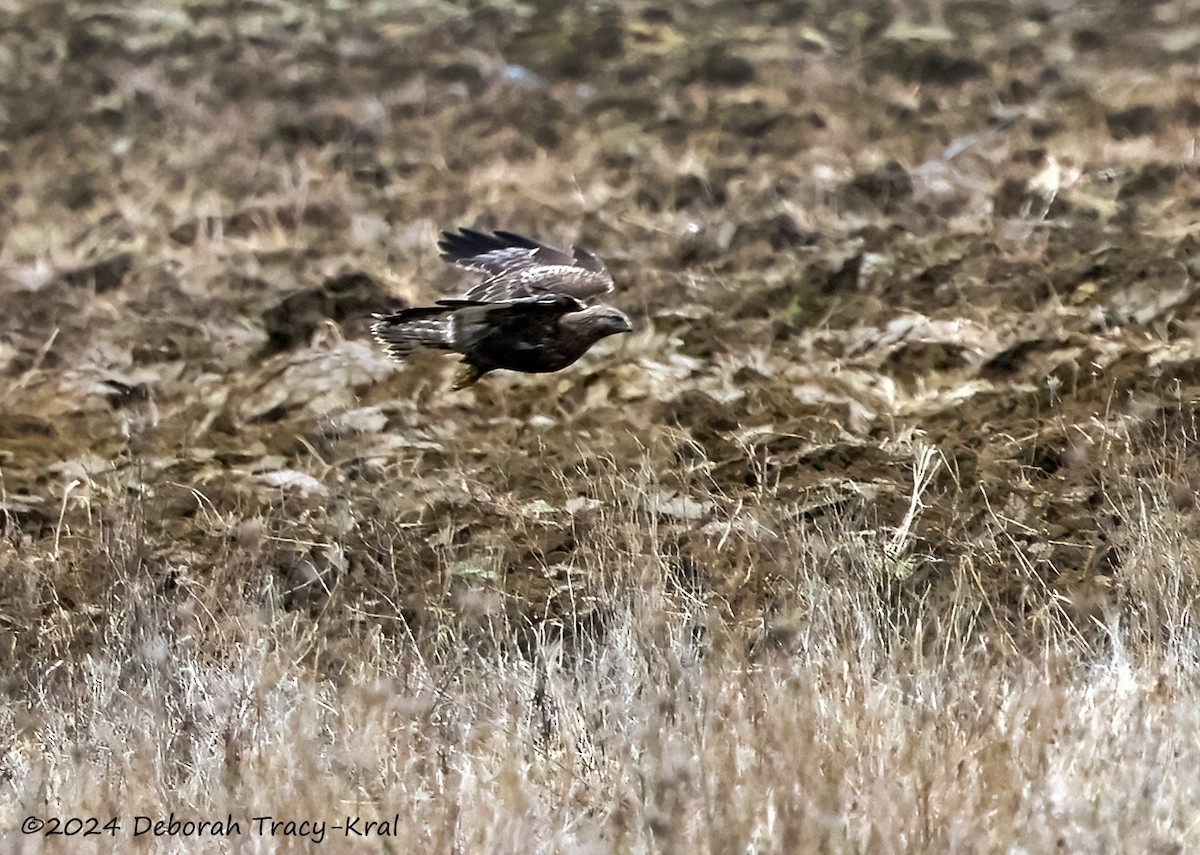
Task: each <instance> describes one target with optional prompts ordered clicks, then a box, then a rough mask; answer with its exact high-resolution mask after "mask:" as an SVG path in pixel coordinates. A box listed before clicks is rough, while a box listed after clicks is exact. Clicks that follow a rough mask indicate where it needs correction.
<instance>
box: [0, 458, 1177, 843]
mask: <svg viewBox="0 0 1200 855" xmlns="http://www.w3.org/2000/svg"><path fill="white" fill-rule="evenodd" d="M914 458H915V466H916V468H918V469H919V467H920V465H921V462H922V461H924V460H927V456H926V455H925V453H924V452H923V450H922V449H920V448H918V449H915V454H914ZM1162 475H1163V477H1161V478H1160V479H1159V484H1160V486H1159V487H1154V486H1148V485H1146V484H1144V483H1139V484H1137V485H1134V486H1132V487H1131V489H1130V490H1129V496H1130V504H1129V506H1123V507H1121V508H1120V510H1121V511H1122V513H1124V514H1125V516H1126V519H1127V520H1128V522H1127V524H1126V526H1125V528H1126V534H1125V535H1124V537H1123V539H1122V543H1121V546H1120V548H1121V549H1123V550H1124V549H1127V550H1130V551H1133V552H1135V553H1136V555H1137V558H1136V560H1129V561H1126V562H1125V564H1124V566H1127V567H1129V568H1131V569H1130V570H1129V571H1128V572H1122V573H1120V574H1119V575H1118V577H1117V579H1116V584H1117V585H1118V586H1120V587H1121V589H1122V591H1123V592H1124V594H1125V596H1124V598H1123V600H1124V603H1125V604H1124V605H1123V606H1121V607H1120V608H1117V609H1115V610H1113V611H1111V612H1108V613H1106V614H1104V615H1103V616H1101V617H1100V618H1099V619H1098V622H1097V625H1096V626H1094V627H1092V628H1084V629H1086V630H1087V631H1080V630H1076V629H1070V628H1069V624H1068V623H1067V622H1066V621H1063V622H1061V623H1053V622H1047V623H1045V624H1043V625H1041V626H1032V625H1031V626H1029V627H1027V628H1026V630H1027V632H1025V634H1024V635H1023V636H1022V642H1023V646H1024V649H1020V650H1018V649H1016V648H1015V647H1014V646H1013V643H1014V639H1013V638H1012V636H1010V635H996V634H995V632H996V629H995V624H994V623H992V622H990V621H988V620H986V618H985V616H984V615H983V613H984V612H986V610H987V608H988V604H987V603H986V602H985V600H986V599H987V595H986V594H985V593H984V592H982V591H980V590H979V589H978V587H977V586H975V585H974V584H973V583H972V580H971V574H970V567H969V565H968V564H963V565H961V566H959V567H958V568H956V569H955V570H954V572H953V575H954V577H955V579H956V580H957V583H956V584H955V585H953V586H950V587H947V588H943V589H942V590H940V591H939V592H938V594H937V600H936V602H930V601H927V600H926V599H925V598H923V597H922V596H921V595H920V594H919V590H918V589H917V588H913V587H911V586H908V585H907V584H906V583H905V582H904V581H903V580H902V579H901V577H902V576H903V575H904V574H903V573H901V572H898V567H900V566H901V564H902V562H903V560H904V557H903V556H904V554H906V553H907V551H908V548H910V547H914V546H915V544H914V543H912V542H911V541H903V540H898V539H897V533H898V532H903V531H904V528H903V525H905V524H906V523H907V522H908V519H907V517H902V518H901V519H898V520H897V524H898V526H897V528H896V529H894V530H884V529H872V528H863V527H862V521H861V520H856V519H854V518H853V517H852V516H849V515H846V516H843V517H840V518H838V519H837V520H836V521H835V523H834V524H830V525H825V526H811V525H809V526H806V525H803V524H800V525H796V524H794V521H793V524H792V525H789V524H788V523H789V521H788V519H787V518H786V517H787V514H785V513H783V512H782V511H780V510H779V508H778V506H773V504H772V497H769V496H767V497H764V501H763V502H762V504H761V506H760V507H759V510H763V511H770V512H771V513H774V514H775V515H776V516H775V517H773V518H771V519H770V520H769V523H768V525H769V526H775V527H778V529H779V534H778V535H777V537H776V538H775V539H774V540H773V541H772V549H774V550H776V551H778V552H779V553H780V554H781V555H784V556H786V560H785V561H783V562H781V563H780V565H779V566H780V567H787V568H788V573H787V576H786V578H780V579H777V580H775V581H774V583H773V590H774V593H775V602H774V604H773V608H772V609H771V610H770V611H769V612H768V613H767V614H769V615H770V616H769V617H766V618H760V620H758V621H755V620H745V621H737V620H733V619H732V618H731V609H730V604H729V603H728V602H726V601H724V600H722V599H720V598H718V597H715V596H714V595H713V594H712V593H711V591H710V590H709V589H708V587H707V586H705V585H703V584H699V583H698V580H697V579H696V578H695V577H694V576H693V577H688V576H687V575H686V574H682V573H681V570H680V564H679V562H678V556H677V554H674V551H673V548H672V546H671V544H670V539H669V538H668V537H667V534H666V533H665V532H664V531H662V530H661V527H660V526H659V525H658V524H657V521H658V520H660V519H661V515H660V514H657V513H654V512H652V511H650V510H648V508H649V507H650V503H649V502H648V501H647V500H646V497H647V496H648V495H649V494H650V491H652V489H653V488H654V487H655V486H656V485H654V484H652V483H646V478H647V473H646V471H645V469H644V468H643V469H633V470H628V471H622V470H621V469H620V468H619V467H616V468H613V469H611V470H610V471H609V472H608V476H607V477H606V478H601V479H598V480H597V481H595V482H593V483H592V484H591V485H590V486H591V496H592V497H593V501H594V502H596V503H598V504H597V505H596V507H595V508H594V509H593V512H594V513H596V514H598V515H599V519H598V520H597V523H598V524H597V525H595V526H593V527H591V528H589V529H588V533H586V534H581V538H582V539H581V542H580V543H579V544H578V547H577V549H576V551H575V553H574V558H573V560H572V563H571V564H570V565H569V566H556V567H545V568H543V570H544V572H545V574H546V575H547V576H552V577H553V584H555V585H557V586H559V588H560V589H566V590H567V591H568V593H567V594H566V595H565V596H566V601H567V602H569V603H571V606H570V607H567V608H564V609H562V611H561V612H560V613H558V614H553V615H543V616H537V615H531V614H530V613H529V610H528V608H527V605H528V603H527V602H526V599H525V598H526V593H525V591H524V587H523V585H514V586H510V584H509V583H508V582H507V581H506V579H505V578H504V576H503V575H498V569H497V568H496V567H495V566H494V565H489V562H488V561H487V560H486V558H477V559H476V560H470V559H468V558H466V557H465V556H467V554H468V553H466V552H462V551H460V552H458V553H454V551H453V550H450V551H449V552H446V553H444V554H443V560H442V561H441V562H440V565H441V567H442V573H441V576H442V588H441V591H440V595H439V597H438V599H437V600H436V601H435V602H431V603H430V604H429V609H430V612H431V614H434V615H437V617H436V619H428V620H426V621H425V623H424V625H422V626H420V627H419V628H418V627H414V626H411V625H409V624H407V623H406V622H405V620H404V619H403V618H402V617H400V616H398V613H397V612H396V611H395V610H393V613H392V615H391V616H389V615H388V614H378V613H377V614H369V613H366V612H365V611H363V610H360V609H356V608H352V607H348V604H347V603H345V602H344V601H339V600H338V598H337V596H336V594H335V596H334V597H333V598H332V599H330V600H328V601H326V603H325V605H324V606H323V607H321V608H317V609H315V610H314V611H312V612H311V613H308V612H303V611H288V610H285V609H282V608H281V603H282V602H283V601H285V600H286V599H287V598H288V596H289V592H288V591H287V590H286V588H285V586H286V584H287V582H286V580H284V579H281V578H279V576H278V575H277V574H272V573H270V572H266V571H265V570H264V569H263V568H264V566H265V565H266V564H267V562H265V561H264V554H263V552H262V546H261V545H251V546H245V545H238V544H236V543H235V544H232V545H230V546H229V547H228V552H227V554H226V561H225V568H226V570H225V571H224V575H223V576H222V575H219V576H218V577H217V578H209V579H204V580H201V579H196V578H193V577H192V576H191V571H192V568H189V567H187V566H179V567H177V568H175V579H174V581H173V582H172V583H170V584H168V587H167V589H166V590H164V588H163V585H164V581H163V580H162V578H161V577H155V576H149V575H147V574H146V573H145V571H144V568H143V567H142V566H141V564H140V560H141V559H140V552H141V547H142V546H143V544H141V543H140V542H139V540H138V537H139V528H140V526H141V525H142V523H141V521H140V519H139V514H138V512H137V509H138V507H139V505H138V503H137V501H136V500H135V501H133V502H132V503H129V504H127V505H126V507H125V509H124V511H123V512H122V514H121V515H119V516H118V519H119V521H120V523H119V526H118V527H117V528H116V529H114V530H113V531H112V532H111V533H110V534H109V535H107V536H106V535H105V534H104V532H103V530H102V529H101V528H99V527H98V528H97V529H96V531H95V532H94V533H95V534H96V536H97V539H98V540H99V541H100V542H98V543H97V544H96V545H95V549H94V551H92V552H91V553H90V555H89V556H88V557H87V559H86V560H87V562H88V564H89V567H90V570H91V572H93V573H97V574H100V575H102V576H104V577H105V578H106V579H108V580H109V582H108V586H107V591H106V595H105V596H104V597H103V598H101V599H99V600H98V601H97V602H96V603H95V604H94V607H93V609H92V611H91V613H90V614H88V615H86V616H83V615H80V614H79V613H78V612H77V611H76V612H70V611H68V609H67V608H66V607H65V605H64V604H62V603H46V602H45V600H44V597H45V592H46V591H47V590H50V591H53V590H57V589H58V586H59V582H60V580H61V579H62V578H63V577H64V574H68V573H69V572H70V570H69V568H67V567H64V564H65V563H66V562H64V560H63V559H62V558H61V557H60V559H59V560H57V561H56V560H54V558H53V556H51V555H45V554H41V555H37V554H30V551H28V550H25V549H22V548H21V547H19V546H14V545H13V544H12V543H8V544H6V546H5V547H4V552H3V553H0V554H2V556H3V561H4V565H5V568H6V574H5V578H6V579H8V582H7V583H6V584H7V585H8V587H9V590H8V591H7V594H8V596H9V597H11V598H13V599H10V602H11V601H13V600H15V601H16V603H17V605H18V607H19V608H20V609H24V613H28V614H32V613H35V612H36V611H37V610H39V609H41V610H43V611H44V612H45V616H44V618H43V620H42V623H41V629H40V639H39V640H38V645H39V647H40V649H41V650H42V651H43V655H42V656H41V657H40V658H39V659H38V660H36V661H31V660H29V659H25V661H23V663H22V664H21V665H20V667H19V668H18V670H17V673H15V674H13V675H12V676H11V678H10V679H12V680H16V681H19V682H21V683H23V684H24V685H26V686H27V688H26V689H25V690H24V691H23V692H22V695H23V696H24V700H23V701H22V702H19V703H11V704H9V705H7V706H6V708H5V710H4V716H5V727H4V729H3V732H7V733H9V734H11V736H10V737H9V738H8V740H7V741H6V744H5V746H4V755H3V764H4V768H5V769H6V770H7V776H8V781H7V784H6V789H7V791H8V794H7V795H6V797H5V807H4V811H5V815H4V824H5V825H6V826H8V827H9V828H13V827H14V826H15V825H16V823H17V822H18V821H19V819H20V818H22V817H24V816H25V815H36V816H45V815H49V814H54V815H78V816H97V817H108V816H119V817H122V818H123V822H124V823H125V825H126V827H127V828H128V827H129V823H131V822H132V817H133V816H134V815H137V814H140V815H150V816H160V815H161V816H163V817H166V815H167V814H168V813H169V812H172V811H173V812H174V813H175V815H176V816H177V817H180V818H194V819H199V818H215V817H224V816H225V815H226V813H227V812H232V813H233V814H235V815H236V816H238V817H242V818H245V823H244V825H243V830H244V831H245V833H244V834H243V835H241V836H240V837H238V838H237V843H236V844H233V843H229V842H213V841H208V842H207V843H205V844H202V845H201V844H198V843H197V848H199V849H201V850H204V849H207V851H228V850H230V849H233V848H236V847H241V848H242V849H241V850H239V851H242V850H244V851H269V850H272V849H273V848H274V847H275V846H277V845H279V844H278V842H275V843H273V842H271V841H270V840H268V839H265V838H260V837H257V836H256V835H255V834H253V833H251V832H250V823H249V817H252V816H263V815H270V816H274V817H277V818H284V819H293V820H297V821H299V820H303V819H309V820H324V821H326V822H328V823H330V824H332V823H333V822H335V821H337V820H338V819H339V818H344V817H346V816H358V817H362V818H364V819H386V820H388V821H389V823H392V822H393V817H395V816H398V818H399V822H398V824H396V825H394V826H389V829H388V830H389V832H391V833H392V834H394V835H395V836H394V837H392V838H386V841H387V842H385V839H384V838H372V839H362V840H359V839H351V840H349V841H346V840H345V839H339V838H338V832H334V831H333V830H327V832H326V833H327V834H328V835H329V838H328V839H329V841H330V845H333V844H332V841H333V840H335V839H336V840H337V843H336V845H337V846H338V847H340V848H341V849H343V850H345V851H380V850H383V851H413V850H418V851H514V852H516V851H539V852H541V851H679V852H693V851H711V852H730V851H754V852H805V851H814V852H816V851H998V850H1003V851H1050V850H1053V849H1055V848H1059V849H1066V850H1067V851H1081V852H1090V851H1112V850H1114V849H1118V850H1122V851H1147V852H1151V851H1163V852H1167V851H1184V850H1187V849H1190V848H1192V847H1194V846H1196V845H1197V844H1198V842H1200V829H1198V828H1197V827H1196V825H1195V823H1194V821H1193V817H1194V816H1195V815H1196V812H1197V810H1198V808H1200V805H1197V793H1200V778H1198V775H1200V772H1198V771H1197V770H1200V756H1198V755H1200V749H1198V748H1197V746H1200V716H1198V715H1197V712H1196V710H1197V709H1198V708H1200V707H1198V706H1197V697H1196V690H1195V680H1194V675H1195V659H1196V656H1197V652H1198V651H1200V646H1198V639H1197V636H1196V629H1195V626H1194V621H1193V620H1192V615H1193V613H1194V608H1195V603H1194V598H1195V596H1196V590H1197V584H1196V580H1195V578H1194V571H1193V568H1194V567H1195V566H1196V564H1197V555H1196V550H1197V548H1198V547H1197V544H1196V541H1194V540H1193V539H1189V538H1186V537H1182V536H1180V531H1181V529H1182V527H1181V525H1180V524H1179V523H1180V521H1179V520H1177V519H1174V518H1172V515H1171V511H1170V510H1169V509H1170V508H1171V507H1173V505H1172V503H1171V497H1170V495H1169V492H1168V489H1167V488H1170V487H1172V486H1178V485H1177V483H1176V482H1174V481H1172V479H1171V478H1170V477H1168V476H1169V475H1170V473H1162ZM639 482H641V489H642V490H643V491H647V492H644V493H642V494H635V493H633V492H631V491H630V489H629V487H630V485H633V484H636V483H639ZM1120 486H1121V485H1119V484H1118V485H1114V487H1120ZM1118 492H1119V490H1116V489H1115V490H1114V495H1115V494H1117V493H1118ZM105 498H106V500H108V501H111V502H113V503H117V504H120V503H121V501H122V500H121V498H120V497H119V496H116V495H109V496H106V497H105ZM921 499H922V496H921V495H920V494H915V502H914V507H916V508H919V507H920V505H921ZM97 500H99V499H97ZM773 507H774V508H775V509H774V510H773V511H771V510H770V509H772V508H773ZM918 513H919V511H918ZM271 522H272V521H270V520H269V521H268V523H271ZM75 536H76V537H82V536H86V533H84V532H76V533H75ZM397 536H398V532H397V531H395V530H392V531H389V530H388V526H387V524H385V523H379V522H366V523H364V524H363V526H362V528H360V529H359V530H357V531H356V532H355V533H354V534H353V535H352V536H351V537H349V538H347V540H346V541H345V542H344V543H342V544H339V545H340V546H341V547H342V548H344V549H345V550H347V551H353V550H356V549H361V548H362V545H361V543H360V542H358V540H357V539H358V538H367V539H375V540H378V541H383V540H385V539H386V538H387V537H393V538H394V537H397ZM738 537H739V535H737V534H734V535H730V536H728V537H726V538H725V542H724V545H723V546H720V547H718V546H717V544H718V543H719V541H720V538H719V537H714V538H713V549H714V552H713V554H712V555H713V556H714V557H715V556H716V555H718V554H719V553H720V551H721V550H731V549H733V548H734V546H733V542H734V541H736V540H737V539H738ZM381 555H383V556H384V557H385V558H386V557H388V553H387V552H386V551H384V552H381ZM898 556H899V557H898ZM391 557H393V558H395V557H396V556H391ZM218 572H220V571H218ZM346 584H347V583H345V582H343V583H342V585H343V586H346ZM377 585H378V588H381V589H385V590H383V594H384V595H385V596H384V599H387V598H390V597H397V598H399V597H400V596H401V593H400V590H399V588H402V587H403V585H402V584H399V585H397V587H396V588H391V589H388V583H386V582H378V583H377ZM377 590H378V589H377ZM330 603H337V605H336V607H334V606H331V605H330ZM1047 607H1048V606H1047ZM981 623H982V624H983V626H985V627H987V626H991V627H992V628H991V629H986V628H985V629H981V628H980V624H981ZM1012 631H1013V632H1016V631H1017V630H1016V629H1015V628H1014V629H1013V630H1012ZM84 636H86V638H84ZM5 839H6V845H7V846H10V847H17V848H18V850H20V848H21V847H22V846H23V847H26V848H28V849H37V846H38V843H40V845H41V847H42V848H43V849H44V850H45V851H64V852H66V851H70V852H78V851H92V850H94V851H108V849H109V848H110V847H112V846H113V843H112V842H110V841H108V840H107V839H104V838H101V839H102V840H104V842H103V843H94V842H93V841H94V840H95V838H93V839H92V841H85V842H84V843H80V842H79V841H78V840H70V841H67V840H64V839H61V838H60V839H59V840H57V841H56V840H54V839H53V838H51V839H44V840H41V841H38V842H37V843H35V841H34V840H33V839H26V840H24V841H22V839H21V838H20V837H19V836H18V835H17V833H16V832H15V831H9V832H6V838H5ZM160 843H161V845H165V846H168V848H169V846H174V845H176V844H177V843H178V839H175V842H173V843H169V844H167V843H162V842H161V841H160ZM89 845H91V846H92V850H89V849H88V846H89ZM132 846H133V844H132V843H131V842H130V839H129V837H127V836H126V837H118V842H117V844H116V848H117V849H119V850H125V849H130V848H132ZM389 846H390V847H391V848H390V849H389ZM190 848H191V844H190V843H189V849H190ZM293 848H298V849H304V848H305V845H303V844H301V843H298V842H295V843H293Z"/></svg>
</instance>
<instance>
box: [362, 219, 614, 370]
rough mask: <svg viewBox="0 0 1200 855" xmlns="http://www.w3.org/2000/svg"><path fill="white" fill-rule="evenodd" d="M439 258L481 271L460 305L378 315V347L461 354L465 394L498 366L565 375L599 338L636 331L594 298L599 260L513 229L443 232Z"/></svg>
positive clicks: (603, 281) (599, 283)
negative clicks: (567, 369) (481, 276)
mask: <svg viewBox="0 0 1200 855" xmlns="http://www.w3.org/2000/svg"><path fill="white" fill-rule="evenodd" d="M438 248H439V249H440V250H441V251H442V259H443V260H445V261H448V262H452V263H454V264H459V265H461V266H463V267H467V268H469V269H471V270H473V271H476V272H478V273H482V274H484V276H485V278H484V279H483V281H482V282H480V283H478V284H477V285H475V286H474V287H473V288H471V289H470V290H469V291H467V293H466V294H464V295H463V296H462V297H461V298H458V299H454V300H438V301H437V304H436V305H434V306H418V307H415V308H411V309H402V310H400V311H398V312H395V313H393V314H390V315H376V320H375V323H374V324H372V325H371V333H372V334H373V335H374V336H375V340H376V341H377V342H379V343H380V344H381V345H383V347H384V348H386V349H387V351H388V354H389V355H391V356H392V357H393V358H396V359H403V358H404V357H406V356H408V355H409V354H411V353H414V352H416V351H418V350H445V351H450V352H453V353H459V354H462V361H463V367H462V369H461V370H460V371H459V373H458V376H457V378H456V379H455V381H454V388H455V389H465V388H466V387H467V386H470V385H471V384H472V383H474V382H475V381H476V380H478V379H479V378H480V377H482V376H483V375H484V374H487V373H488V372H489V371H494V370H495V369H497V368H507V369H508V370H510V371H523V372H525V373H528V374H544V373H547V372H551V371H559V370H561V369H563V368H566V367H567V366H568V365H570V364H571V363H573V362H574V361H575V360H577V359H579V357H581V356H583V354H585V353H586V352H587V351H588V349H589V348H590V347H591V346H592V345H593V344H595V343H596V342H598V341H599V340H600V339H602V338H604V337H606V336H610V335H615V334H616V333H627V332H632V331H633V323H632V322H631V321H630V320H629V317H628V316H627V315H626V314H625V313H624V312H621V311H619V310H618V309H614V308H613V307H612V306H606V305H604V304H602V303H596V302H595V300H596V299H597V298H599V297H601V296H603V295H605V294H610V293H612V290H613V279H612V276H611V275H610V274H609V272H608V268H607V267H605V266H604V262H603V261H601V260H600V259H599V258H597V257H596V256H594V255H592V254H591V253H590V252H587V251H586V250H583V249H579V248H578V247H572V248H571V251H570V252H563V251H562V250H559V249H554V248H553V247H549V246H545V245H544V244H540V243H538V242H537V241H534V240H530V239H529V238H527V237H521V236H520V235H517V234H513V233H512V232H504V231H496V232H493V233H492V234H490V235H489V234H485V233H483V232H477V231H474V230H473V229H463V228H460V229H459V230H458V231H457V232H442V238H441V240H439V241H438Z"/></svg>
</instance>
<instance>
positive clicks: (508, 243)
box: [438, 228, 613, 302]
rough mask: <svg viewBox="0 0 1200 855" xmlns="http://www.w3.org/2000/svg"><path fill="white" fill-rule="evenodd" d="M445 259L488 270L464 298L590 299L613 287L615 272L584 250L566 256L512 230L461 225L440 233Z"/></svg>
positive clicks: (439, 246)
mask: <svg viewBox="0 0 1200 855" xmlns="http://www.w3.org/2000/svg"><path fill="white" fill-rule="evenodd" d="M438 248H439V249H441V250H442V258H443V259H445V260H446V261H450V262H453V263H455V264H460V265H462V266H463V267H468V268H471V269H472V270H478V271H480V272H481V273H486V274H487V278H486V279H484V280H483V281H482V282H480V283H479V284H478V285H476V286H475V287H473V288H471V289H470V290H469V291H468V292H467V293H466V294H465V295H464V299H467V300H476V301H481V302H497V301H505V300H514V299H521V298H524V297H534V296H538V295H541V294H566V295H567V296H570V297H574V298H575V299H577V300H581V301H588V300H590V299H592V298H594V297H599V296H600V295H601V294H608V293H610V292H611V291H612V290H613V279H612V275H611V274H610V273H609V272H608V268H607V267H605V266H604V262H603V261H601V260H600V259H599V258H597V257H596V256H594V255H592V254H591V253H590V252H587V251H586V250H583V249H579V248H577V247H574V248H572V250H571V252H570V253H569V254H568V253H566V252H563V251H562V250H559V249H555V248H554V247H550V246H546V245H545V244H540V243H538V242H537V241H535V240H531V239H530V238H527V237H522V236H521V235H518V234H513V233H512V232H504V231H496V232H493V233H492V234H490V235H488V234H484V233H483V232H477V231H475V230H474V229H465V228H460V229H459V230H458V232H457V233H454V232H442V238H441V240H439V241H438Z"/></svg>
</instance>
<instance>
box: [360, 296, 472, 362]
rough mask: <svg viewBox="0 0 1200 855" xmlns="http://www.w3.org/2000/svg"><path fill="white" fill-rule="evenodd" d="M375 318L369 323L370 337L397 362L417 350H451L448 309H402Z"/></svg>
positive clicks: (451, 338)
mask: <svg viewBox="0 0 1200 855" xmlns="http://www.w3.org/2000/svg"><path fill="white" fill-rule="evenodd" d="M377 318H378V319H377V320H376V321H375V323H373V324H371V335H373V336H374V337H375V340H376V341H377V342H379V343H380V344H381V345H383V347H384V348H386V350H387V352H388V354H389V355H390V356H393V357H396V358H398V359H400V358H403V357H405V356H408V355H409V354H410V353H413V352H414V351H417V350H453V349H454V326H453V322H452V320H451V311H450V310H449V309H444V308H441V307H429V308H417V309H404V310H402V311H399V312H396V313H395V314H393V315H379V316H377Z"/></svg>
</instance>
